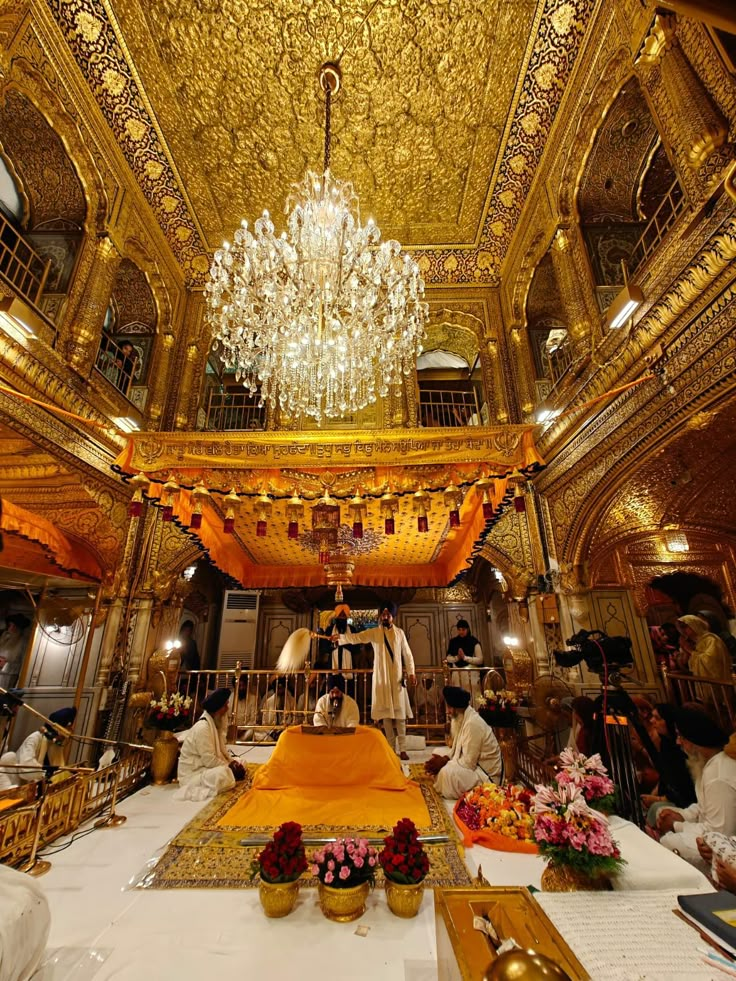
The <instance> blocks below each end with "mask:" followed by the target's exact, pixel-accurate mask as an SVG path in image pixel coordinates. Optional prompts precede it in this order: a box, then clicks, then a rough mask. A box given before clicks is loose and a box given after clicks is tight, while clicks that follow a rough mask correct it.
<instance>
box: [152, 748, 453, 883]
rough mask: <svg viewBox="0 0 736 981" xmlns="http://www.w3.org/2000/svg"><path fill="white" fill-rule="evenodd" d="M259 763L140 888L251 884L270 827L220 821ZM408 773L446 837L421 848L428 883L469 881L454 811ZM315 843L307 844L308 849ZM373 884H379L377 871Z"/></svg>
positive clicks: (436, 830) (370, 833)
mask: <svg viewBox="0 0 736 981" xmlns="http://www.w3.org/2000/svg"><path fill="white" fill-rule="evenodd" d="M257 769H258V765H257V764H252V763H251V764H249V765H248V775H247V777H246V779H245V781H243V783H240V784H238V786H237V787H235V788H234V789H233V790H231V791H229V792H228V793H225V794H219V795H218V796H217V797H216V798H215V799H214V800H213V801H212V802H211V803H209V804H207V805H206V806H205V807H204V808H203V809H202V810H201V811H200V812H199V814H198V815H197V816H196V817H195V818H194V819H193V820H192V821H190V822H189V824H187V825H186V827H185V828H183V829H182V831H181V832H180V833H179V834H178V835H177V836H176V837H175V838H174V839H173V841H172V842H171V844H170V845H169V847H168V848H167V849H166V851H165V852H164V854H163V855H162V857H161V858H160V859H159V861H158V863H157V864H156V866H155V868H154V869H153V871H152V872H151V873H149V874H148V875H147V876H146V877H145V880H144V881H143V882H141V883H140V884H139V887H140V888H147V889H253V888H256V887H257V886H258V880H257V879H252V878H251V865H252V863H253V862H254V861H255V859H256V857H257V855H258V854H259V852H260V851H261V849H262V848H263V845H264V841H263V839H264V838H269V837H270V836H271V835H272V834H273V831H274V828H272V827H258V828H256V827H251V828H249V827H228V826H225V827H223V826H221V825H218V822H219V821H220V819H221V818H222V817H223V816H224V815H225V814H227V812H228V811H229V810H230V809H231V808H232V807H233V805H234V804H235V802H236V801H237V799H238V798H239V797H240V796H241V795H242V794H244V793H246V791H248V790H249V789H250V784H251V782H252V780H253V776H254V774H255V772H256V770H257ZM410 770H411V779H412V780H415V781H416V782H417V783H418V784H419V786H420V788H421V791H422V794H423V796H424V799H425V802H426V804H427V809H428V810H429V814H430V817H431V820H432V827H431V829H430V830H429V831H424V829H423V834H427V835H445V836H447V839H448V840H447V841H445V842H438V843H435V844H427V845H425V848H426V850H427V854H428V855H429V860H430V871H429V875H428V876H427V878H426V880H425V882H426V884H427V885H428V886H430V887H433V886H467V885H470V883H471V878H470V875H469V873H468V870H467V868H466V867H465V863H464V862H463V859H462V856H463V846H462V843H461V841H460V838H459V837H458V834H457V831H456V828H455V824H454V822H453V820H452V816H451V815H450V814H449V813H448V812H447V809H446V808H445V806H444V803H443V801H442V798H441V797H439V796H438V794H437V793H436V792H435V790H434V787H433V786H432V780H433V778H432V777H428V776H427V775H426V774H425V773H424V768H423V766H422V765H421V764H415V765H413V766H411V767H410ZM390 830H391V829H390V828H379V827H368V828H355V827H333V828H326V827H305V828H303V834H304V837H305V838H310V837H314V838H316V837H328V838H329V837H334V836H336V835H353V836H356V835H361V836H364V837H368V838H381V837H383V836H384V835H386V834H388V832H389V831H390ZM251 838H257V839H258V843H257V844H252V845H250V844H248V843H247V842H248V839H251ZM313 847H314V846H309V845H307V855H309V853H310V852H311V851H312V849H313ZM302 884H303V885H304V886H307V887H316V885H317V880H316V879H315V878H314V877H311V876H308V875H307V876H305V877H304V878H303V880H302ZM377 884H378V885H379V886H381V885H383V882H382V875H381V874H380V873H379V876H378V880H377Z"/></svg>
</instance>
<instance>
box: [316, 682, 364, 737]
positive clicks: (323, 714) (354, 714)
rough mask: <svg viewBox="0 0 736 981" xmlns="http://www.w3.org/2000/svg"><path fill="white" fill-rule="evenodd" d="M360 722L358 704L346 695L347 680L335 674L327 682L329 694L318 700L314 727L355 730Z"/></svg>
mask: <svg viewBox="0 0 736 981" xmlns="http://www.w3.org/2000/svg"><path fill="white" fill-rule="evenodd" d="M359 722H360V709H359V708H358V703H357V702H356V701H355V699H354V698H351V697H350V695H346V694H345V679H344V678H343V676H342V675H341V674H333V675H331V676H330V680H329V681H328V682H327V694H326V695H322V697H321V698H319V699H318V700H317V705H316V707H315V710H314V725H315V726H318V727H320V726H327V727H328V728H330V729H354V728H355V727H356V726H357V725H358V723H359Z"/></svg>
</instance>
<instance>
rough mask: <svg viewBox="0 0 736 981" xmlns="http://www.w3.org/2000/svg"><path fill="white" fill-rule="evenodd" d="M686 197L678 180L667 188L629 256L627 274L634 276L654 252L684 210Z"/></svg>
mask: <svg viewBox="0 0 736 981" xmlns="http://www.w3.org/2000/svg"><path fill="white" fill-rule="evenodd" d="M686 204H687V199H686V198H685V195H684V193H683V190H682V188H681V187H680V184H679V182H678V181H675V182H674V183H673V184H672V186H671V187H670V188H669V190H668V191H667V193H666V194H665V196H664V198H663V199H662V202H661V204H660V205H659V207H658V208H657V210H656V211H655V212H654V214H653V215H652V217H651V218H650V219H649V221H648V222H647V225H646V227H645V228H644V231H643V232H642V234H641V237H640V238H639V241H638V242H637V243H636V245H635V246H634V248H633V249H632V252H631V256H630V257H629V262H628V266H629V276H631V277H634V276H635V275H636V274H637V272H638V271H639V270H640V269H641V267H642V266H643V265H644V263H645V262H647V260H648V259H649V258H650V256H651V255H652V253H654V252H655V251H656V250H657V248H658V247H659V245H660V244H661V242H662V240H663V239H664V237H665V235H666V234H667V232H668V231H669V230H670V228H671V227H672V226H673V225H674V223H675V220H676V218H677V217H678V216H679V215H680V214H681V212H683V211H684V210H685V206H686Z"/></svg>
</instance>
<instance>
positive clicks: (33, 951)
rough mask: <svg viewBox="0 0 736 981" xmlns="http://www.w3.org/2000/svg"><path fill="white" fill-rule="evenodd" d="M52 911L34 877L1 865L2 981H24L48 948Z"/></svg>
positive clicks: (0, 972) (0, 979)
mask: <svg viewBox="0 0 736 981" xmlns="http://www.w3.org/2000/svg"><path fill="white" fill-rule="evenodd" d="M50 927H51V914H50V913H49V904H48V902H47V901H46V896H45V895H44V894H43V891H42V889H41V886H40V885H39V883H38V882H36V880H35V879H32V878H30V876H28V875H25V873H23V872H16V871H15V869H10V868H8V867H7V866H5V865H0V981H25V979H26V978H30V976H31V975H32V974H33V972H34V971H35V970H36V968H37V967H38V965H39V963H40V962H41V958H42V957H43V953H44V951H45V949H46V941H47V939H48V936H49V929H50Z"/></svg>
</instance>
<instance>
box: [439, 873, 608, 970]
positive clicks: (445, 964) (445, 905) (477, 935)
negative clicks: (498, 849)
mask: <svg viewBox="0 0 736 981" xmlns="http://www.w3.org/2000/svg"><path fill="white" fill-rule="evenodd" d="M434 899H435V925H436V930H437V964H438V974H439V979H440V981H479V979H480V978H482V977H483V975H484V974H485V972H486V971H487V970H488V967H489V965H490V964H491V963H492V962H493V961H494V960H495V958H496V957H497V956H498V955H497V954H496V951H495V949H494V947H493V944H492V943H491V941H490V939H489V938H488V937H487V936H486V935H485V934H484V933H482V932H481V931H480V930H476V929H475V928H474V926H473V918H474V917H476V916H480V917H484V918H487V919H489V920H490V922H491V923H492V924H493V927H494V929H495V931H496V933H497V935H498V937H499V940H500V941H504V940H506V939H508V938H510V937H513V939H514V940H516V942H517V943H518V944H520V945H521V947H522V948H524V949H525V950H534V951H537V952H538V953H540V954H544V955H545V956H546V957H549V958H550V960H552V961H554V962H555V964H558V965H559V966H560V967H561V968H562V969H563V971H565V972H566V973H567V974H568V976H569V977H570V978H571V979H572V981H590V975H588V973H587V972H586V971H585V969H584V967H583V965H582V964H581V963H580V961H579V960H578V959H577V957H576V956H575V955H574V954H573V952H572V951H571V950H570V948H569V947H568V945H567V944H566V943H565V941H564V939H563V938H562V936H561V935H560V933H559V932H558V931H557V929H556V927H555V926H554V925H553V923H552V921H551V920H550V919H549V918H548V916H547V914H546V913H545V912H544V910H543V909H542V907H541V906H540V905H539V904H538V903H537V901H536V900H535V899H534V897H533V896H532V894H531V893H530V892H529V890H528V889H525V888H524V887H522V886H489V887H488V888H487V889H477V888H476V889H435V891H434Z"/></svg>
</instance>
